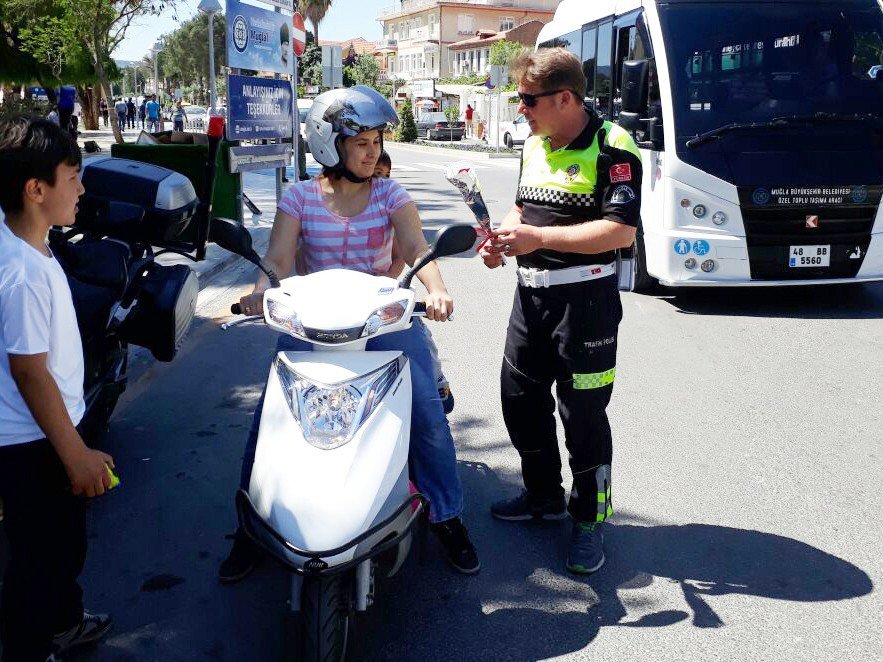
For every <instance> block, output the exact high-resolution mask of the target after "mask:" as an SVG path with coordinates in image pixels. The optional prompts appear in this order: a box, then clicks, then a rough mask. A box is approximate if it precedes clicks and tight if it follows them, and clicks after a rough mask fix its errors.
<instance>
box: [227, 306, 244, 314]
mask: <svg viewBox="0 0 883 662" xmlns="http://www.w3.org/2000/svg"><path fill="white" fill-rule="evenodd" d="M230 312H231V313H233V314H234V315H241V314H242V306H240V305H239V304H238V303H234V304H233V305H232V306H230Z"/></svg>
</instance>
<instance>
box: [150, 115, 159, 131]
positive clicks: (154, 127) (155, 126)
mask: <svg viewBox="0 0 883 662" xmlns="http://www.w3.org/2000/svg"><path fill="white" fill-rule="evenodd" d="M147 131H148V132H149V133H159V120H158V119H152V118H150V117H148V118H147Z"/></svg>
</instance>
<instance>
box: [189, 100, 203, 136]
mask: <svg viewBox="0 0 883 662" xmlns="http://www.w3.org/2000/svg"><path fill="white" fill-rule="evenodd" d="M184 112H185V113H187V123H186V126H187V128H188V129H200V130H203V129H205V121H204V117H205V108H203V107H202V106H184Z"/></svg>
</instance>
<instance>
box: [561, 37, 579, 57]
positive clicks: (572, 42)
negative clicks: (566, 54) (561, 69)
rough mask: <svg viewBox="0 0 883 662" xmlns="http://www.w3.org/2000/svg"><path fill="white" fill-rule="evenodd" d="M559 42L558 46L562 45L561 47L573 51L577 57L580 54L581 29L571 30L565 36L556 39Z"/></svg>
mask: <svg viewBox="0 0 883 662" xmlns="http://www.w3.org/2000/svg"><path fill="white" fill-rule="evenodd" d="M556 41H557V42H558V43H557V44H556V46H561V48H566V49H567V50H569V51H570V52H571V53H573V54H574V55H576V57H577V59H579V56H580V31H579V30H576V31H575V32H569V33H567V34H566V35H564V36H563V37H561V38H559V39H557V40H556Z"/></svg>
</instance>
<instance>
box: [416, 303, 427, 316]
mask: <svg viewBox="0 0 883 662" xmlns="http://www.w3.org/2000/svg"><path fill="white" fill-rule="evenodd" d="M414 314H415V315H425V314H426V304H425V303H423V302H422V301H416V302H415V303H414Z"/></svg>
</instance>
